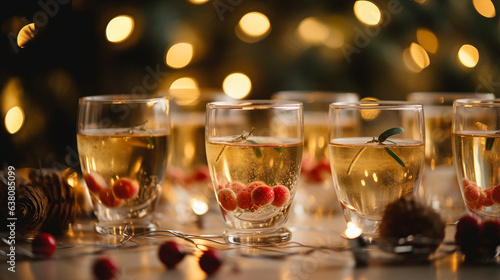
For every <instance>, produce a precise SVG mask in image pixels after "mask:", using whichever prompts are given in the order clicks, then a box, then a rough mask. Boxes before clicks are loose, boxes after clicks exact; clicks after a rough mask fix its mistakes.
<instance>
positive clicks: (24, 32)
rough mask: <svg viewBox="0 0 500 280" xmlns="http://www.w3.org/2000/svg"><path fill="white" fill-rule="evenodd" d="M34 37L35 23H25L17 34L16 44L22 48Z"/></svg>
mask: <svg viewBox="0 0 500 280" xmlns="http://www.w3.org/2000/svg"><path fill="white" fill-rule="evenodd" d="M34 38H35V24H34V23H30V24H26V25H25V26H24V27H23V28H21V30H19V33H18V34H17V45H18V46H19V47H20V48H24V47H25V46H26V45H27V44H29V43H30V42H31V41H32V40H33V39H34Z"/></svg>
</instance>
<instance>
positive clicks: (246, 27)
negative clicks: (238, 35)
mask: <svg viewBox="0 0 500 280" xmlns="http://www.w3.org/2000/svg"><path fill="white" fill-rule="evenodd" d="M239 27H240V28H241V30H242V31H243V32H244V33H245V34H246V35H248V36H251V37H260V36H263V35H264V34H266V33H267V32H268V31H269V30H270V28H271V23H270V22H269V19H268V18H267V17H266V16H265V15H264V14H262V13H259V12H251V13H247V14H246V15H244V16H243V17H242V18H241V20H240V23H239Z"/></svg>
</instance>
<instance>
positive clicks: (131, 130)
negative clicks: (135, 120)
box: [127, 120, 155, 149]
mask: <svg viewBox="0 0 500 280" xmlns="http://www.w3.org/2000/svg"><path fill="white" fill-rule="evenodd" d="M147 123H148V121H147V120H146V121H145V122H144V123H142V124H141V125H138V126H133V127H131V128H129V129H128V130H127V133H130V134H133V133H134V130H139V131H144V132H146V133H148V134H152V133H151V131H149V130H148V129H147V128H146V124H147ZM154 147H155V142H154V139H153V137H151V136H150V137H148V148H151V149H153V148H154Z"/></svg>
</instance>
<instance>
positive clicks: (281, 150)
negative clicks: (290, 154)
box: [274, 147, 285, 154]
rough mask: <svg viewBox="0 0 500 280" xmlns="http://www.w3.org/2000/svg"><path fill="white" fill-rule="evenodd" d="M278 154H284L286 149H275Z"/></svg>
mask: <svg viewBox="0 0 500 280" xmlns="http://www.w3.org/2000/svg"><path fill="white" fill-rule="evenodd" d="M274 149H275V150H276V151H277V152H278V153H280V154H281V153H283V151H284V150H285V148H283V147H277V148H274Z"/></svg>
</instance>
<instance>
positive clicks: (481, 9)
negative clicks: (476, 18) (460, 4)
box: [472, 0, 496, 18]
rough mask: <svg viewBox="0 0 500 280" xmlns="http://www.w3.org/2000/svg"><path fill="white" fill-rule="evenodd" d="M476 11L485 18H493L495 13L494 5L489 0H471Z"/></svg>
mask: <svg viewBox="0 0 500 280" xmlns="http://www.w3.org/2000/svg"><path fill="white" fill-rule="evenodd" d="M472 4H474V8H475V9H476V11H477V12H478V13H479V14H480V15H482V16H483V17H486V18H493V17H495V15H496V12H495V5H494V4H493V2H491V0H472Z"/></svg>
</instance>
